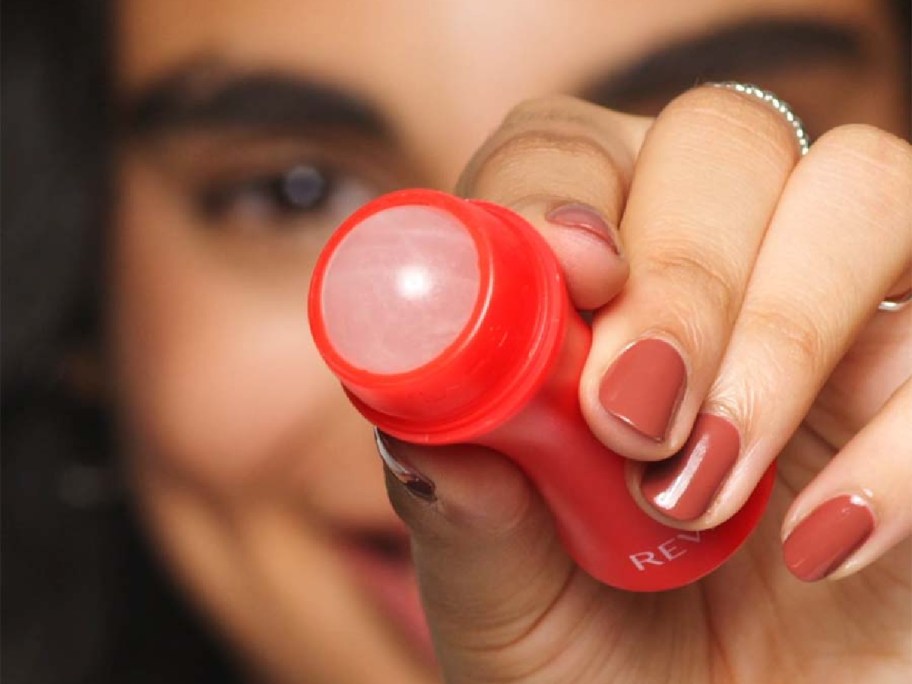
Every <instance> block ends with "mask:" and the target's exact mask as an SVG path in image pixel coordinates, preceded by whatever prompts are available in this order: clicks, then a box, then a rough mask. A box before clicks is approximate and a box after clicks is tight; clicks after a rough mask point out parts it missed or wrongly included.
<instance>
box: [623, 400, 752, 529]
mask: <svg viewBox="0 0 912 684" xmlns="http://www.w3.org/2000/svg"><path fill="white" fill-rule="evenodd" d="M740 448H741V439H740V437H739V436H738V430H737V429H736V428H735V426H734V425H732V424H731V422H730V421H728V420H726V419H725V418H723V417H721V416H716V415H713V414H711V413H701V414H700V415H699V416H697V420H696V423H694V427H693V431H692V432H691V433H690V437H689V438H688V440H687V442H686V443H685V444H684V446H683V447H682V448H681V450H680V451H679V452H678V453H676V454H675V455H674V456H672V457H671V458H668V459H666V460H664V461H657V462H655V463H650V464H649V465H648V466H646V468H645V470H644V471H643V479H642V480H641V481H640V491H641V492H642V493H643V497H644V498H645V499H646V500H647V501H648V502H649V503H651V504H652V505H653V506H654V507H655V508H656V509H657V510H658V511H659V512H661V513H663V514H664V515H666V516H668V517H669V518H673V519H675V520H682V521H684V520H694V519H696V518H699V517H700V516H701V515H703V514H704V513H705V512H706V510H707V509H708V508H709V505H710V504H711V503H712V501H713V499H714V498H715V496H716V494H717V493H718V491H719V488H720V487H721V486H722V483H723V482H724V481H725V478H726V477H728V474H729V473H730V472H731V469H732V466H734V465H735V461H737V460H738V453H739V451H740Z"/></svg>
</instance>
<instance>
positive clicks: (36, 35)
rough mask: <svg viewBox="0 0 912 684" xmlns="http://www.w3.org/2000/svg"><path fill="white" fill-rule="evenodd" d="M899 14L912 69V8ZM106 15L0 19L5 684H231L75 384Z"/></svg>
mask: <svg viewBox="0 0 912 684" xmlns="http://www.w3.org/2000/svg"><path fill="white" fill-rule="evenodd" d="M892 4H893V6H894V8H895V11H896V15H895V16H896V21H897V22H898V25H899V28H900V30H901V32H902V33H903V37H904V53H903V55H902V58H903V60H904V63H905V65H906V67H907V68H908V66H909V49H910V48H909V43H910V41H909V31H910V4H909V2H908V0H892ZM110 11H111V7H110V6H109V4H108V2H106V1H105V0H69V1H67V2H52V1H51V0H47V1H45V2H40V1H38V0H22V1H17V0H7V2H5V3H4V4H3V6H2V13H3V15H2V19H3V21H2V32H3V33H2V40H0V43H2V69H3V76H2V84H3V86H2V107H3V111H2V115H3V130H2V145H3V163H2V194H3V202H2V225H3V234H2V292H3V300H2V330H3V346H2V357H0V359H2V435H3V447H4V448H3V457H2V463H0V466H2V512H3V515H2V540H3V553H2V581H3V602H2V613H0V619H2V651H3V652H2V677H0V678H2V680H3V682H5V683H6V684H26V683H30V682H35V683H40V684H77V683H78V684H82V683H85V684H89V683H91V684H103V683H104V682H117V683H118V684H120V683H124V682H172V683H175V684H178V683H179V682H182V681H186V682H204V681H219V682H230V681H233V680H234V675H232V674H231V668H230V667H228V666H227V665H226V663H227V662H228V658H227V657H226V654H225V653H224V652H222V651H221V650H220V648H219V646H218V645H217V644H216V643H215V642H214V641H213V640H212V639H211V638H210V636H209V635H208V633H207V631H206V630H205V629H204V628H202V626H201V625H200V624H199V623H198V621H197V618H196V617H195V616H194V615H193V614H192V613H191V612H190V611H189V610H187V609H186V608H185V607H184V604H183V602H182V601H180V600H179V599H178V598H177V597H176V596H175V592H174V590H173V589H172V587H171V585H170V584H169V582H168V581H167V580H166V579H165V578H164V577H163V576H162V574H161V573H160V571H159V570H158V566H157V563H156V562H155V560H154V559H153V558H152V557H151V556H150V554H149V552H148V549H147V546H146V544H145V543H144V541H143V537H142V534H141V533H140V531H139V529H138V526H137V525H136V524H135V517H134V515H133V511H132V510H131V509H130V506H129V502H128V501H126V500H125V499H124V498H120V497H117V496H116V492H115V485H116V483H115V482H112V472H111V469H112V464H114V463H116V459H115V458H113V457H112V455H113V449H112V440H111V434H110V433H111V431H110V429H109V425H108V424H107V417H106V412H105V411H104V410H103V408H102V407H101V406H99V405H96V404H93V403H91V402H89V401H87V400H86V399H84V398H82V397H81V396H80V395H78V394H77V393H75V392H73V391H72V390H71V389H69V384H68V383H66V382H64V381H63V380H62V378H61V359H63V358H64V357H65V355H66V353H68V352H70V351H72V350H74V349H77V350H78V349H83V350H86V351H92V350H94V351H96V352H98V353H99V354H101V349H100V347H99V345H100V340H101V333H100V327H99V325H98V324H99V321H100V318H99V312H100V311H101V309H102V306H103V301H102V299H103V288H102V287H100V282H101V279H102V277H103V275H104V267H105V260H104V249H103V246H104V243H105V240H104V237H105V236H104V227H105V225H106V219H107V215H106V211H107V206H108V199H109V197H108V187H107V180H106V179H107V177H108V162H109V159H110V150H111V140H110V133H111V131H112V130H113V127H112V126H111V125H110V124H111V122H110V121H109V117H111V115H112V108H111V106H110V102H109V100H108V98H109V93H110V88H109V85H110V84H109V81H108V78H109V73H108V69H109V65H110V54H111V51H110ZM906 85H907V86H908V80H907V84H906Z"/></svg>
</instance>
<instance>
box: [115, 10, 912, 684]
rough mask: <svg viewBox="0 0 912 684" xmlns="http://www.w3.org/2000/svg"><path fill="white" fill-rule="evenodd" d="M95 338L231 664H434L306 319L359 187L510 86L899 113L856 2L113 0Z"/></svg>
mask: <svg viewBox="0 0 912 684" xmlns="http://www.w3.org/2000/svg"><path fill="white" fill-rule="evenodd" d="M118 35H119V46H120V50H119V55H118V79H119V89H120V97H121V103H122V115H123V121H122V126H123V128H122V130H123V145H122V151H121V158H120V171H119V192H118V198H119V205H118V207H117V217H116V218H117V220H116V230H115V241H114V243H115V246H114V259H113V268H114V274H113V276H114V280H115V282H114V311H113V320H114V338H113V339H114V349H113V351H114V359H115V365H116V367H115V370H116V373H117V377H118V381H119V391H120V393H121V397H122V402H121V406H122V412H123V415H122V423H123V426H124V439H125V443H126V446H127V448H128V451H129V455H130V459H129V464H130V467H131V469H132V473H133V482H134V485H135V488H136V494H137V497H138V500H139V502H140V510H141V511H142V513H143V515H144V516H145V518H146V520H147V523H148V527H149V530H150V534H151V535H152V536H153V538H154V541H155V544H156V546H157V548H159V549H160V550H161V553H162V555H163V558H164V561H165V563H166V564H167V565H168V566H169V567H170V568H171V570H172V571H173V573H174V575H175V576H176V577H177V578H178V581H179V583H180V584H181V585H182V586H183V587H184V588H185V590H186V592H187V594H188V596H189V597H190V599H191V600H192V601H193V602H195V603H196V604H197V605H198V606H199V607H200V608H201V609H202V610H203V611H204V612H205V613H206V614H208V615H209V616H210V617H211V618H212V621H213V623H214V624H216V625H217V626H218V629H220V630H221V631H222V633H223V634H224V635H225V636H226V637H227V638H228V639H229V640H230V642H231V643H232V645H233V647H234V650H236V652H238V653H239V665H240V666H241V667H244V668H246V669H248V670H249V672H250V674H251V677H252V678H254V679H263V680H268V681H306V682H335V683H338V682H361V683H364V684H369V683H370V682H378V683H388V682H397V683H402V684H410V683H417V682H429V681H433V679H434V675H433V666H432V664H431V663H432V660H431V657H430V654H429V649H428V645H427V643H428V642H427V637H426V634H425V633H424V629H423V626H422V621H421V615H420V608H419V605H418V601H417V594H416V590H415V587H414V582H413V578H412V574H411V570H410V567H409V563H408V549H407V539H406V538H405V537H404V534H403V530H402V528H401V527H400V525H399V524H398V522H397V520H396V518H395V517H394V515H393V513H392V511H391V510H390V508H389V507H388V503H387V500H386V496H385V492H384V491H383V485H382V477H381V467H380V462H379V460H378V459H377V458H376V456H375V454H374V449H373V443H372V439H371V434H370V428H369V426H368V425H367V424H366V423H365V421H364V420H363V419H361V418H360V417H359V416H358V415H357V414H356V413H355V412H354V410H353V409H351V408H350V406H349V405H348V402H347V401H346V399H345V397H344V395H343V393H342V391H341V390H340V388H339V386H338V384H337V383H336V382H335V381H334V379H333V378H332V377H331V376H330V375H329V373H328V372H327V370H326V369H325V368H324V367H323V364H322V363H321V361H320V359H319V356H318V354H317V352H316V350H315V349H314V346H313V344H312V342H311V339H310V334H309V331H308V327H307V320H306V316H305V299H306V293H307V287H308V282H309V279H310V275H311V270H312V268H313V264H314V261H315V259H316V257H317V254H318V252H319V250H320V248H321V246H322V244H323V243H324V242H325V240H326V238H327V236H328V235H329V234H330V233H331V231H332V230H333V229H334V227H335V226H336V225H337V224H338V223H339V222H340V221H341V220H342V219H343V218H344V217H345V216H346V215H347V214H348V213H350V212H351V211H352V210H353V209H355V208H356V207H357V206H358V205H359V204H361V203H363V202H364V201H366V200H367V199H369V198H371V197H373V196H375V195H377V194H379V193H382V192H384V191H388V190H392V189H394V188H397V187H403V186H407V185H423V186H433V187H439V188H442V189H448V188H450V187H452V185H453V183H454V181H455V179H456V178H457V176H458V174H459V172H460V170H461V168H462V166H463V165H464V164H465V162H466V161H467V160H468V158H469V156H470V155H471V154H472V152H473V150H474V149H475V148H476V147H477V146H478V145H479V144H480V143H481V142H482V141H483V139H484V137H485V135H486V134H487V133H488V132H489V131H491V130H492V129H493V128H494V127H495V126H496V125H497V123H498V122H499V120H500V119H501V118H502V117H503V116H504V114H505V113H506V112H507V111H508V110H509V108H510V107H511V106H512V105H514V104H516V103H517V102H519V101H521V100H523V99H525V98H529V97H533V96H537V95H543V94H550V93H557V92H560V93H570V94H577V95H581V96H585V97H588V98H590V99H593V100H595V101H597V102H600V103H602V104H604V105H606V106H609V107H612V108H616V109H623V110H629V111H635V112H639V113H650V112H652V113H654V112H656V111H657V110H658V108H659V107H660V106H661V104H662V103H663V102H665V101H667V100H668V99H669V98H670V97H671V96H672V95H674V94H675V93H676V92H679V91H681V90H683V89H685V88H686V87H688V86H689V85H691V84H693V83H694V82H695V80H697V79H698V78H710V79H713V80H724V79H737V80H744V81H753V82H756V83H758V84H760V85H762V86H763V87H766V88H770V89H772V90H773V91H775V92H777V93H778V94H779V95H781V96H782V97H783V98H784V99H785V100H787V101H789V102H790V103H791V104H792V105H793V106H794V108H795V110H796V111H797V112H798V113H799V114H800V115H801V116H802V117H803V118H804V119H805V121H806V123H807V124H808V125H809V127H810V129H811V130H812V132H817V133H819V132H820V131H822V130H824V129H826V128H828V127H830V126H833V125H835V124H837V123H843V122H848V121H858V122H862V121H863V122H868V123H872V124H875V125H877V126H880V127H882V128H887V129H890V130H893V131H896V132H899V133H903V130H902V127H903V124H904V121H906V112H905V111H904V109H903V107H904V102H905V101H906V96H905V95H904V94H903V93H902V92H901V91H900V88H899V85H900V84H901V83H902V82H903V76H902V75H901V73H900V66H901V59H900V49H899V36H898V35H897V34H896V32H895V30H894V29H893V27H892V17H890V15H889V12H888V11H887V7H886V5H885V4H882V3H878V2H872V1H871V0H762V1H761V0H740V1H738V2H732V1H731V0H691V1H690V2H672V1H671V0H610V1H607V0H592V1H591V2H590V1H587V0H579V1H575V2H567V1H565V0H554V1H553V2H535V3H530V2H521V1H519V0H515V1H514V0H501V1H499V2H482V1H477V2H467V1H465V0H453V1H452V2H449V1H443V0H440V1H437V2H425V1H424V0H399V1H397V2H392V1H388V2H382V3H380V2H367V1H363V2H362V1H359V0H351V1H348V2H339V1H338V0H325V1H323V0H309V1H306V2H303V1H300V0H298V1H291V0H258V1H257V2H242V1H240V0H230V1H229V0H195V1H194V2H186V0H123V2H122V3H121V4H120V7H119V24H118Z"/></svg>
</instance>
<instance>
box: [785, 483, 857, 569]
mask: <svg viewBox="0 0 912 684" xmlns="http://www.w3.org/2000/svg"><path fill="white" fill-rule="evenodd" d="M873 531H874V514H873V513H872V511H871V508H870V506H868V504H867V502H866V501H865V500H864V499H863V498H861V497H860V496H850V495H843V496H837V497H835V498H833V499H830V500H829V501H826V502H824V503H822V504H820V505H819V506H818V507H817V508H815V509H814V510H813V511H812V512H811V513H810V515H808V516H807V517H806V518H805V519H804V520H802V521H801V522H800V523H798V525H797V526H796V527H795V529H794V530H792V533H791V534H789V536H788V538H787V539H786V540H785V543H784V544H783V546H782V553H783V556H784V558H785V565H786V567H788V569H789V570H790V571H791V573H792V574H793V575H795V577H797V578H798V579H800V580H804V581H805V582H815V581H817V580H820V579H823V578H824V577H826V576H827V575H829V574H831V573H832V572H833V571H834V570H836V569H837V568H838V567H839V566H840V565H842V564H843V563H844V562H845V561H846V560H847V559H848V557H849V556H851V555H852V554H853V553H854V552H855V550H856V549H858V547H860V546H861V545H862V544H864V543H865V541H866V540H867V538H868V537H870V536H871V532H873Z"/></svg>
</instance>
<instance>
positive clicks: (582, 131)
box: [457, 95, 642, 203]
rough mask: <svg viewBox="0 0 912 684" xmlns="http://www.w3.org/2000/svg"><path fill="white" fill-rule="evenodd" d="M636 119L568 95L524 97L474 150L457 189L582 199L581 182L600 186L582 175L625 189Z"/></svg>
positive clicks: (491, 195) (505, 198)
mask: <svg viewBox="0 0 912 684" xmlns="http://www.w3.org/2000/svg"><path fill="white" fill-rule="evenodd" d="M635 119H636V117H631V116H629V115H626V114H621V113H618V112H612V111H610V110H607V109H603V108H601V107H598V106H596V105H594V104H591V103H589V102H585V101H583V100H579V99H577V98H574V97H570V96H567V95H549V96H544V97H538V98H534V99H530V100H525V101H524V102H521V103H520V104H518V105H516V106H515V107H514V108H513V109H512V110H511V111H510V112H509V113H508V114H507V115H506V117H505V118H504V120H503V122H502V123H501V125H500V126H499V127H498V129H497V130H496V131H495V132H494V133H493V134H492V135H491V136H490V137H489V138H488V139H487V140H486V141H485V143H484V144H483V145H482V146H481V148H479V150H478V151H477V152H476V153H475V155H473V157H472V159H471V160H470V161H469V163H468V165H467V166H466V168H465V170H464V171H463V174H462V176H461V177H460V180H459V182H458V184H457V192H458V193H459V194H462V195H464V196H475V197H485V198H486V199H490V200H493V201H501V202H506V203H510V200H516V199H523V198H525V197H526V196H527V195H528V194H530V192H531V193H532V194H549V195H553V196H561V195H566V196H567V197H573V198H574V199H582V198H579V197H577V196H576V192H578V191H579V189H580V186H587V185H588V186H593V188H594V187H595V186H598V185H599V183H598V182H589V183H581V180H583V179H592V180H597V181H599V182H604V181H605V180H607V181H608V183H607V184H608V186H609V187H608V194H609V195H610V196H613V195H616V194H617V193H618V192H624V191H625V190H626V181H625V180H624V179H625V176H624V174H622V173H620V168H622V167H623V168H626V167H628V166H631V165H632V156H631V155H632V153H631V151H630V150H629V145H628V144H627V137H629V136H627V133H629V130H628V129H634V128H637V127H642V125H641V123H637V122H636V121H635ZM625 136H627V137H625ZM584 189H585V188H584ZM591 192H595V190H594V189H593V190H591Z"/></svg>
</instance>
